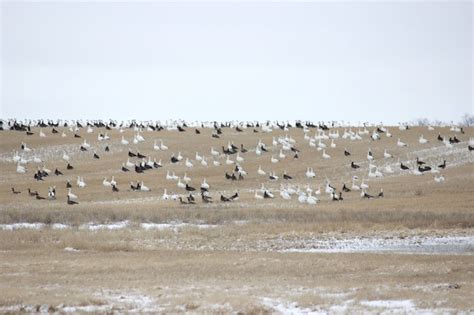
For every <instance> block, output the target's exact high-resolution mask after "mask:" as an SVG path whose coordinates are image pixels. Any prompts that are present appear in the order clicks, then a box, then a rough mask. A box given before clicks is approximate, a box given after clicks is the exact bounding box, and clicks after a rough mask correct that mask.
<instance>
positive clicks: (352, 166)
mask: <svg viewBox="0 0 474 315" xmlns="http://www.w3.org/2000/svg"><path fill="white" fill-rule="evenodd" d="M351 168H353V169H358V168H360V166H359V165H357V164H355V163H354V161H352V162H351Z"/></svg>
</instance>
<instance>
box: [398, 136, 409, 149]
mask: <svg viewBox="0 0 474 315" xmlns="http://www.w3.org/2000/svg"><path fill="white" fill-rule="evenodd" d="M397 146H399V147H407V146H408V145H407V144H406V143H404V142H402V141H400V138H398V141H397Z"/></svg>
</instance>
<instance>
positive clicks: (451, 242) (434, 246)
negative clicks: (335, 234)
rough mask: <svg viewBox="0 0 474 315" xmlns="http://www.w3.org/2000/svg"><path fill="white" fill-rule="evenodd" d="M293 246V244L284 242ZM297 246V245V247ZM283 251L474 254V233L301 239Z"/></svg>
mask: <svg viewBox="0 0 474 315" xmlns="http://www.w3.org/2000/svg"><path fill="white" fill-rule="evenodd" d="M283 245H284V246H285V245H291V244H283ZM294 245H298V246H297V247H295V246H294ZM285 247H286V246H285ZM281 252H303V253H356V252H398V253H413V254H468V255H472V254H474V236H446V237H429V236H410V237H404V238H387V239H386V238H375V237H373V238H350V239H313V240H304V241H303V242H301V241H298V244H293V247H291V246H288V247H287V248H285V249H282V250H281Z"/></svg>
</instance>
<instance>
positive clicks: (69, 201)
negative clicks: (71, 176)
mask: <svg viewBox="0 0 474 315" xmlns="http://www.w3.org/2000/svg"><path fill="white" fill-rule="evenodd" d="M67 204H68V205H71V206H72V205H77V204H79V203H78V202H77V201H74V200H71V198H69V195H68V196H67Z"/></svg>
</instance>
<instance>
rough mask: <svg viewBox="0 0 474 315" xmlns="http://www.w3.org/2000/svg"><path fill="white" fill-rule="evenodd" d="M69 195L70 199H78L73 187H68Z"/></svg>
mask: <svg viewBox="0 0 474 315" xmlns="http://www.w3.org/2000/svg"><path fill="white" fill-rule="evenodd" d="M67 196H68V197H69V199H77V196H76V195H75V194H73V193H72V189H71V188H68V189H67Z"/></svg>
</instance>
